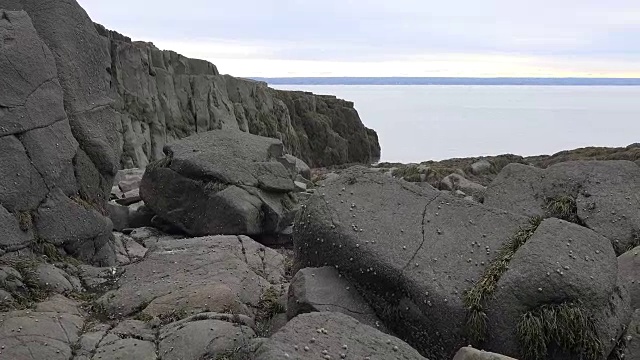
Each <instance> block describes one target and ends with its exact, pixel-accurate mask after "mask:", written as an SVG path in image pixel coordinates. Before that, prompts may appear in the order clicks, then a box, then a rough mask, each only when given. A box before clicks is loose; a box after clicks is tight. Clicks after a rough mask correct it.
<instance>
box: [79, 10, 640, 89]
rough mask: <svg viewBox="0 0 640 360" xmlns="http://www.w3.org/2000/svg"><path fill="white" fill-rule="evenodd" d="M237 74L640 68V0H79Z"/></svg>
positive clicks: (119, 25) (100, 17) (114, 25)
mask: <svg viewBox="0 0 640 360" xmlns="http://www.w3.org/2000/svg"><path fill="white" fill-rule="evenodd" d="M79 2H80V4H81V5H82V6H83V7H84V8H85V10H87V12H88V13H89V15H90V16H91V18H92V19H93V20H94V21H96V22H99V23H101V24H103V25H105V26H106V27H108V28H110V29H113V30H116V31H118V32H120V33H123V34H125V35H127V36H130V37H132V38H133V39H134V40H145V41H151V42H153V43H154V44H155V45H156V46H158V47H159V48H161V49H171V50H175V51H177V52H180V53H182V54H184V55H187V56H190V57H197V58H203V59H207V60H209V61H211V62H213V63H214V64H216V65H217V66H218V68H219V70H220V72H222V73H228V74H232V75H236V76H265V77H277V76H478V77H483V76H551V77H562V76H585V77H586V76H595V77H640V0H444V1H443V0H437V1H435V0H322V1H321V0H181V1H168V0H153V1H150V0H109V1H105V0H79Z"/></svg>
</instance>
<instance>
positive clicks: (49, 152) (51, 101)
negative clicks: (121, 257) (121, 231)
mask: <svg viewBox="0 0 640 360" xmlns="http://www.w3.org/2000/svg"><path fill="white" fill-rule="evenodd" d="M36 3H37V2H35V1H26V2H25V1H22V2H20V3H19V4H18V3H17V2H12V1H0V8H9V9H19V8H24V9H25V10H27V11H26V12H25V11H5V10H0V14H1V16H0V19H1V20H0V55H1V56H0V59H1V60H0V79H1V80H0V158H1V162H2V166H1V167H0V205H1V206H0V218H1V219H2V220H0V221H1V223H2V230H3V231H6V232H7V231H8V234H9V236H8V238H6V239H5V240H4V241H3V244H2V250H4V251H13V250H18V249H20V248H24V247H26V246H29V245H31V244H32V243H33V242H34V241H35V239H38V241H39V242H46V243H49V244H51V245H54V246H58V247H59V248H61V249H64V250H65V251H66V252H67V253H68V254H73V255H76V256H78V257H79V258H82V259H83V260H86V261H93V262H97V263H103V264H112V263H113V261H114V255H113V249H112V248H110V244H109V242H110V241H109V240H110V237H111V233H110V231H111V228H110V222H109V221H108V220H107V219H106V218H105V217H104V216H102V214H101V213H100V212H99V211H98V210H100V209H101V208H103V204H104V194H105V193H104V192H103V189H102V185H104V184H106V183H108V182H109V181H110V180H108V179H109V177H110V176H111V175H112V174H113V173H114V172H115V166H116V165H117V163H112V164H111V165H109V164H108V161H109V160H108V159H109V158H111V159H113V158H114V157H119V154H116V153H117V150H115V149H114V148H113V147H110V146H108V145H105V144H106V143H105V144H103V142H104V141H105V139H109V138H112V137H113V136H117V131H115V132H114V131H113V130H114V128H117V127H114V126H112V125H108V124H105V123H104V121H107V122H108V121H109V119H111V118H109V119H106V120H105V119H103V118H100V119H96V118H94V117H93V115H92V112H91V110H90V109H89V104H94V105H95V104H96V103H98V102H99V101H104V109H103V111H107V110H105V109H107V108H108V101H107V100H108V98H106V97H100V96H103V95H105V94H106V93H105V92H102V93H101V94H102V95H99V94H100V92H101V91H102V90H104V89H103V87H101V86H102V85H104V84H103V83H102V82H101V81H102V80H100V79H99V76H98V75H97V74H96V73H95V72H94V71H93V70H92V69H94V70H96V69H97V68H95V67H92V66H94V65H95V64H94V63H93V62H92V61H98V60H99V59H100V56H99V54H98V53H99V51H100V49H99V48H96V49H94V48H92V47H91V46H92V45H91V44H85V43H83V41H85V40H87V41H88V38H87V37H86V36H89V37H90V36H91V34H92V32H93V34H94V35H95V36H97V34H95V30H94V29H93V27H91V26H90V27H88V28H86V27H83V26H84V25H86V24H87V21H88V17H86V14H85V13H84V12H83V11H82V9H81V8H80V7H79V6H77V4H75V2H67V3H65V4H64V5H63V4H62V2H60V3H56V5H55V6H51V7H47V8H46V10H44V9H43V8H40V7H38V6H36V5H37V4H36ZM29 16H32V17H33V18H34V19H35V21H34V23H33V24H32V22H31V19H30V17H29ZM55 18H60V19H64V20H62V21H60V22H59V23H58V22H57V21H54V19H55ZM54 22H55V24H54ZM88 23H89V24H90V22H88ZM53 26H56V29H55V31H53V29H52V27H53ZM70 27H72V28H70ZM60 46H66V47H65V49H64V50H60V49H59V47H60ZM73 46H81V47H85V48H82V49H80V48H75V51H76V52H77V53H82V54H84V55H80V56H79V57H77V58H74V59H71V58H69V57H68V56H66V55H69V54H70V53H69V47H71V48H73ZM87 47H88V48H87ZM50 48H52V49H54V51H50ZM59 50H60V51H59ZM94 50H95V51H96V52H97V53H92V51H94ZM74 53H75V52H74ZM65 54H66V55H65ZM87 54H88V55H87ZM90 54H93V55H94V56H92V57H91V58H90V59H89V58H84V57H83V56H85V55H86V56H90ZM67 62H69V63H67ZM95 66H97V65H95ZM70 67H73V71H72V70H71V68H70ZM105 69H106V68H101V70H100V71H102V72H106V70H105ZM96 71H97V70H96ZM106 84H107V85H108V82H107V83H106ZM82 85H84V86H86V88H90V86H93V87H91V88H92V89H93V88H95V93H94V94H93V95H91V91H85V90H82V91H81V90H79V89H78V88H76V87H77V86H82ZM91 96H98V97H100V98H99V99H98V98H92V97H91ZM83 104H84V105H83ZM85 110H86V111H85ZM78 117H83V120H82V121H80V122H82V123H83V125H82V126H84V127H88V128H90V132H91V135H90V138H89V135H87V134H84V135H83V133H82V132H81V131H80V132H78V131H76V129H75V128H76V127H77V126H80V125H78V123H77V122H78V121H79V120H78ZM114 119H115V118H114ZM92 124H93V125H92ZM94 125H95V126H107V127H109V132H110V134H109V135H107V134H104V133H99V132H98V131H97V130H98V129H97V128H92V126H94ZM85 135H86V136H85ZM103 135H104V136H103ZM99 144H103V145H104V146H102V145H100V146H98V145H99ZM116 148H117V146H116ZM83 149H84V150H86V151H87V153H89V154H91V155H92V156H93V158H91V157H90V156H86V158H84V160H85V161H78V159H79V156H80V157H81V156H83V155H86V154H87V153H85V152H84V151H83ZM105 161H106V162H105ZM99 162H101V163H102V165H99V164H98V163H99ZM89 173H92V174H93V175H95V176H94V177H86V178H83V177H82V175H81V174H89ZM87 189H92V190H90V191H85V190H87ZM12 218H13V219H12ZM78 220H81V221H78ZM16 226H17V227H16Z"/></svg>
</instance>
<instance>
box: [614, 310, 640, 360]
mask: <svg viewBox="0 0 640 360" xmlns="http://www.w3.org/2000/svg"><path fill="white" fill-rule="evenodd" d="M620 342H621V344H622V345H624V346H622V347H621V348H620V349H619V352H618V353H617V354H616V355H617V357H616V358H615V359H626V360H640V309H636V310H635V311H634V312H633V316H632V318H631V322H630V323H629V326H628V327H627V331H625V333H624V336H623V337H622V339H621V340H620Z"/></svg>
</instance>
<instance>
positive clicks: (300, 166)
mask: <svg viewBox="0 0 640 360" xmlns="http://www.w3.org/2000/svg"><path fill="white" fill-rule="evenodd" d="M284 157H285V159H286V160H287V162H288V163H290V164H293V170H294V173H295V174H296V175H300V176H302V177H303V178H304V179H306V180H311V168H310V167H309V165H307V164H306V163H305V162H304V161H302V160H300V159H298V158H297V157H295V156H293V155H289V154H285V155H284Z"/></svg>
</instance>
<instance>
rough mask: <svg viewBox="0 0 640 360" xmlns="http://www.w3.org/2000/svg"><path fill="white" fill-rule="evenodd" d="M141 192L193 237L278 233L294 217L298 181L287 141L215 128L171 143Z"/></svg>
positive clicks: (147, 201) (148, 173) (162, 214)
mask: <svg viewBox="0 0 640 360" xmlns="http://www.w3.org/2000/svg"><path fill="white" fill-rule="evenodd" d="M165 153H166V154H167V157H166V158H165V159H163V160H161V161H159V162H157V163H154V164H152V165H151V166H149V167H148V168H147V170H146V172H145V175H144V177H143V179H142V183H141V188H140V193H141V196H142V198H143V199H144V201H145V204H146V205H147V206H148V207H149V208H150V209H151V210H152V211H153V212H154V213H156V214H157V215H158V216H160V217H161V218H163V219H164V220H166V221H168V222H170V223H171V224H173V225H175V226H177V227H178V228H180V229H182V230H183V231H184V232H186V233H187V234H189V235H192V236H204V235H217V234H238V235H240V234H244V235H273V234H278V233H279V232H281V231H282V230H284V229H285V228H286V227H288V226H289V225H291V223H292V221H293V214H294V213H293V211H294V210H295V198H294V197H293V195H292V192H293V190H294V183H293V180H292V179H291V175H290V174H289V172H288V171H287V169H286V168H285V167H284V165H282V164H281V163H280V161H285V160H284V158H283V145H282V142H280V141H279V140H275V139H270V138H264V137H260V136H256V135H251V134H248V133H243V132H240V131H227V130H215V131H210V132H206V133H202V134H197V135H194V136H191V137H189V138H186V139H183V140H180V141H176V142H174V143H172V144H170V145H167V146H166V147H165Z"/></svg>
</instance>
